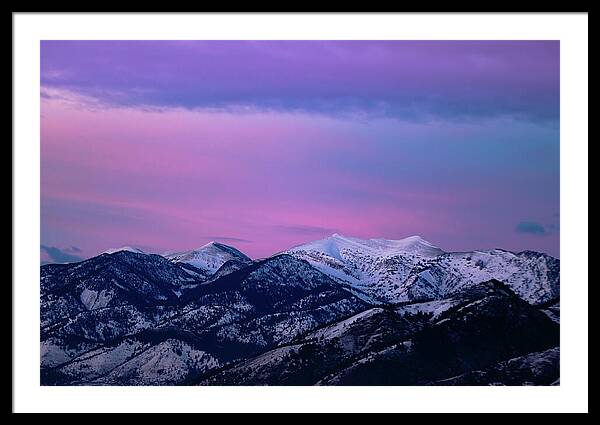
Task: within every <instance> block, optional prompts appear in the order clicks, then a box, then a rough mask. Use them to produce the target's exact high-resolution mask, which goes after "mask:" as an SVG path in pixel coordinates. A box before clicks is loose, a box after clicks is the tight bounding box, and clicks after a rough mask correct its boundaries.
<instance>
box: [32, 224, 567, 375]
mask: <svg viewBox="0 0 600 425" xmlns="http://www.w3.org/2000/svg"><path fill="white" fill-rule="evenodd" d="M559 269H560V263H559V260H558V259H555V258H553V257H551V256H548V255H546V254H542V253H537V252H532V251H524V252H510V251H505V250H500V249H492V250H479V251H472V252H444V251H443V250H442V249H440V248H438V247H436V246H434V245H433V244H431V243H429V242H427V241H425V240H424V239H423V238H421V237H418V236H412V237H409V238H405V239H402V240H387V239H368V240H364V239H358V238H353V237H347V236H341V235H338V234H334V235H332V236H330V237H328V238H325V239H322V240H318V241H313V242H310V243H307V244H304V245H300V246H296V247H293V248H291V249H289V250H286V251H284V252H281V253H278V254H275V255H273V256H271V257H268V258H265V259H259V260H252V259H250V258H249V257H248V256H246V255H245V254H243V253H242V252H241V251H239V250H238V249H236V248H234V247H231V246H228V245H225V244H222V243H218V242H211V243H209V244H206V245H204V246H202V247H200V248H198V249H194V250H191V251H186V252H177V253H169V254H165V255H164V256H162V255H157V254H147V253H144V252H143V251H142V250H140V249H137V248H132V247H123V248H119V249H113V250H108V251H106V252H104V253H102V254H100V255H98V256H96V257H93V258H90V259H87V260H84V261H81V262H77V263H69V264H47V265H43V266H41V269H40V302H41V310H40V319H41V320H40V326H41V329H40V331H41V341H40V343H41V349H40V362H41V384H42V385H492V384H504V385H527V384H534V385H551V384H557V383H558V382H559V357H560V356H559V320H560V299H559V289H560V283H559Z"/></svg>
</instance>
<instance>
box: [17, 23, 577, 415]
mask: <svg viewBox="0 0 600 425" xmlns="http://www.w3.org/2000/svg"><path fill="white" fill-rule="evenodd" d="M13 24H14V26H13V31H14V34H13V67H14V69H13V87H14V93H13V102H14V104H13V114H14V115H13V116H14V127H13V129H14V132H13V137H14V140H13V152H14V171H13V172H14V177H13V179H14V180H13V182H14V199H13V208H14V210H13V230H14V240H13V244H14V245H13V258H14V274H13V276H14V280H13V297H14V299H13V311H14V319H13V320H14V321H13V335H14V340H13V397H14V400H13V401H14V405H13V409H14V411H16V412H23V411H40V412H60V411H72V412H89V411H92V412H103V411H117V412H236V411H240V412H252V411H273V412H284V411H293V412H301V411H315V412H328V411H338V412H339V411H341V412H357V411H383V412H396V411H400V412H458V411H472V412H486V411H492V412H502V411H516V412H529V411H532V412H538V411H545V412H559V411H587V409H588V339H587V336H588V326H587V321H588V311H587V297H588V289H587V288H588V183H587V182H588V168H587V164H588V151H587V147H588V16H587V15H586V14H520V15H516V14H320V15H316V14H249V15H247V14H246V15H245V14H119V15H117V14H114V15H113V14H15V15H13ZM44 39H80V40H83V39H90V40H91V39H104V40H109V39H115V40H125V39H154V40H163V39H164V40H166V39H171V40H185V39H197V40H200V39H255V40H257V39H265V40H266V39H305V40H308V39H314V40H322V39H340V40H349V39H355V40H356V39H363V40H368V39H422V40H425V39H430V40H431V39H480V40H481V39H513V40H514V39H523V40H525V39H528V40H529V39H551V40H560V43H561V45H560V50H561V67H560V72H561V93H560V95H561V131H560V133H561V134H560V137H561V139H560V143H561V163H560V171H561V209H560V212H561V214H560V216H561V223H560V228H561V252H560V259H561V384H560V386H559V387H458V388H453V387H432V388H430V387H324V388H313V387H41V386H39V374H40V373H39V371H40V367H39V365H40V356H39V348H40V344H39V245H40V240H39V239H40V202H39V199H40V127H39V123H40V119H39V118H40V109H39V104H40V63H39V61H40V49H39V46H40V40H44Z"/></svg>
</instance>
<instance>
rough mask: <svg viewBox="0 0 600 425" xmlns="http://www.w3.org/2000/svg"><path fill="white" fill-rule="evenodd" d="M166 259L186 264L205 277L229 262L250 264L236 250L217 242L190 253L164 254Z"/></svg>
mask: <svg viewBox="0 0 600 425" xmlns="http://www.w3.org/2000/svg"><path fill="white" fill-rule="evenodd" d="M165 257H166V258H168V259H169V260H171V261H173V262H175V263H186V264H191V265H192V266H194V267H196V268H198V269H200V270H203V271H204V272H205V273H206V275H207V276H210V275H212V274H213V273H215V272H216V271H217V270H218V269H219V268H220V267H221V266H222V265H223V264H225V263H226V262H227V261H230V260H236V261H239V262H242V263H246V264H250V263H251V262H252V260H251V259H250V258H249V257H248V256H246V255H245V254H244V253H242V252H241V251H239V250H237V249H236V248H234V247H232V246H229V245H225V244H222V243H219V242H215V241H212V242H209V243H207V244H206V245H203V246H201V247H200V248H196V249H192V250H190V251H184V252H176V253H171V254H166V255H165Z"/></svg>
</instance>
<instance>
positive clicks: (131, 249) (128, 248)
mask: <svg viewBox="0 0 600 425" xmlns="http://www.w3.org/2000/svg"><path fill="white" fill-rule="evenodd" d="M121 251H126V252H135V253H136V254H145V252H144V251H142V250H141V249H139V248H136V247H133V246H128V245H127V246H122V247H120V248H110V249H107V250H106V251H104V252H103V253H102V254H114V253H115V252H121Z"/></svg>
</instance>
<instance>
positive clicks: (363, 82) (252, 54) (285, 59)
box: [41, 41, 559, 121]
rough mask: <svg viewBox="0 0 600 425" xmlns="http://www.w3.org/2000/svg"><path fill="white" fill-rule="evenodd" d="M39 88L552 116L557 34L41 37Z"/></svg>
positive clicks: (271, 107) (403, 111)
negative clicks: (477, 37) (515, 37)
mask: <svg viewBox="0 0 600 425" xmlns="http://www.w3.org/2000/svg"><path fill="white" fill-rule="evenodd" d="M41 59H42V61H41V83H42V89H43V92H42V96H43V97H45V98H52V97H53V98H60V99H61V100H62V101H63V102H69V103H77V102H81V103H82V106H84V107H86V108H92V109H96V108H102V107H106V106H107V105H112V106H116V107H133V108H139V109H148V108H150V109H152V108H159V109H160V108H186V109H192V110H193V109H202V110H218V111H229V112H235V113H239V112H243V111H255V112H256V111H277V112H282V111H283V112H303V113H315V114H323V115H335V116H342V117H343V116H352V117H356V116H359V117H372V116H376V117H381V116H384V117H392V118H400V119H403V120H410V121H413V120H416V121H421V120H431V119H442V120H448V119H452V120H454V119H482V118H490V117H491V118H496V117H503V116H510V117H518V118H523V119H530V120H536V121H539V120H546V121H547V120H557V119H558V115H559V43H558V42H557V41H554V42H553V41H504V42H502V41H478V42H477V41H472V42H460V41H428V42H427V41H362V42H360V41H259V42H251V41H196V42H173V41H162V42H161V41H43V42H42V50H41Z"/></svg>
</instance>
